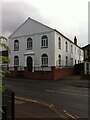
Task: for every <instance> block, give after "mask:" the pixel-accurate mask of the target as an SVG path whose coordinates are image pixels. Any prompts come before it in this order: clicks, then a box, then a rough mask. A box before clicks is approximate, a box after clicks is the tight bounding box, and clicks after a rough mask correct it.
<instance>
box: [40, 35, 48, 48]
mask: <svg viewBox="0 0 90 120" xmlns="http://www.w3.org/2000/svg"><path fill="white" fill-rule="evenodd" d="M41 48H48V37H47V36H46V35H43V36H42V38H41Z"/></svg>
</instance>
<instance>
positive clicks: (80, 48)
mask: <svg viewBox="0 0 90 120" xmlns="http://www.w3.org/2000/svg"><path fill="white" fill-rule="evenodd" d="M28 20H32V21H34V22H36V23H38V24H40V25H43V26H45V27H47V28H49V29H51V30H53V31H55V32H57V33H59V34H60V35H62V36H63V37H64V38H66V39H67V40H68V41H70V42H71V43H72V44H74V42H73V41H72V40H70V39H69V38H67V37H66V36H65V35H63V34H62V33H60V32H59V31H58V30H56V29H53V28H51V27H49V26H47V25H45V24H43V23H41V22H38V21H36V20H34V19H32V18H30V17H28V19H27V20H26V21H25V22H24V23H23V24H22V25H21V26H20V27H19V28H21V27H22V26H23V25H24V24H25V23H26V22H27V21H28ZM19 28H18V29H19ZM18 29H16V31H17V30H18ZM16 31H15V32H16ZM15 32H13V33H12V34H11V35H10V36H9V37H8V38H10V37H11V36H12V35H13V34H14V33H15ZM76 46H77V47H79V48H80V49H82V48H81V47H80V46H78V45H76Z"/></svg>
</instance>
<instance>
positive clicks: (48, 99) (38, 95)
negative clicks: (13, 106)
mask: <svg viewBox="0 0 90 120" xmlns="http://www.w3.org/2000/svg"><path fill="white" fill-rule="evenodd" d="M4 82H5V84H7V86H9V88H11V89H12V90H13V91H15V95H16V96H19V97H21V98H29V99H34V100H38V101H43V102H44V103H48V104H53V105H55V106H56V107H57V108H58V109H60V110H61V111H63V112H67V113H68V114H70V115H74V116H76V117H77V118H88V97H89V95H88V90H89V89H88V88H84V87H74V86H69V85H67V84H65V81H62V80H61V81H43V80H22V79H17V80H16V79H11V80H5V81H4Z"/></svg>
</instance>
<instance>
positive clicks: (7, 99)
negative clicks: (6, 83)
mask: <svg viewBox="0 0 90 120" xmlns="http://www.w3.org/2000/svg"><path fill="white" fill-rule="evenodd" d="M2 110H3V112H2V120H14V92H12V91H11V90H10V89H8V88H6V89H5V91H4V92H3V93H2Z"/></svg>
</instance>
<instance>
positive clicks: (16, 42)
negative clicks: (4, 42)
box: [14, 40, 19, 51]
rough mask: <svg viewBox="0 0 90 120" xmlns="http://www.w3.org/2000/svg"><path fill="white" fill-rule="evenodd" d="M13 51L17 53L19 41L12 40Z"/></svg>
mask: <svg viewBox="0 0 90 120" xmlns="http://www.w3.org/2000/svg"><path fill="white" fill-rule="evenodd" d="M14 51H19V40H14Z"/></svg>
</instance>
